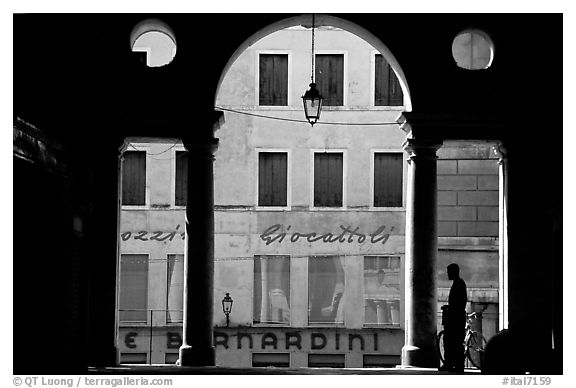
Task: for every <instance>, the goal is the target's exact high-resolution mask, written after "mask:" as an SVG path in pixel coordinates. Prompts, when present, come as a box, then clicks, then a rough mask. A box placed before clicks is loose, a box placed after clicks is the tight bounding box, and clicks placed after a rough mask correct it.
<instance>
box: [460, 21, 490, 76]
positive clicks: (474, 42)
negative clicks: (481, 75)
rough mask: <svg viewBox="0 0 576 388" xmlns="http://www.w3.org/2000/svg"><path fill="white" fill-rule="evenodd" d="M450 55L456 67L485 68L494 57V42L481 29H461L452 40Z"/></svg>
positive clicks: (467, 68)
mask: <svg viewBox="0 0 576 388" xmlns="http://www.w3.org/2000/svg"><path fill="white" fill-rule="evenodd" d="M452 56H453V57H454V60H455V61H456V64H457V65H458V67H461V68H463V69H466V70H482V69H487V68H489V67H490V65H491V64H492V60H493V59H494V44H493V43H492V40H491V39H490V37H489V36H488V34H486V33H485V32H483V31H480V30H466V31H462V32H461V33H459V34H458V35H457V36H456V38H454V41H453V42H452Z"/></svg>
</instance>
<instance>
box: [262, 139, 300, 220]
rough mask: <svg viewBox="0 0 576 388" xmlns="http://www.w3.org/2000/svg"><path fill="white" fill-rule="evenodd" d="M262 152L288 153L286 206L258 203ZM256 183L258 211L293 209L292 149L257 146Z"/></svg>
mask: <svg viewBox="0 0 576 388" xmlns="http://www.w3.org/2000/svg"><path fill="white" fill-rule="evenodd" d="M260 153H285V154H286V164H287V166H286V180H287V182H286V206H260V205H259V204H258V198H259V195H260V192H259V188H260ZM255 155H256V160H255V163H256V168H255V171H256V177H255V181H256V185H255V188H254V193H255V199H254V201H255V202H254V203H255V206H254V208H255V209H256V210H257V211H289V210H292V166H291V160H292V150H291V149H289V148H256V152H255Z"/></svg>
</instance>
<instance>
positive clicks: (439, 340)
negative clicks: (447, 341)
mask: <svg viewBox="0 0 576 388" xmlns="http://www.w3.org/2000/svg"><path fill="white" fill-rule="evenodd" d="M436 350H437V351H438V357H440V361H442V364H444V330H440V332H439V333H438V336H437V337H436Z"/></svg>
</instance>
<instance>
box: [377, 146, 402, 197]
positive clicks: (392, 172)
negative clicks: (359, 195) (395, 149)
mask: <svg viewBox="0 0 576 388" xmlns="http://www.w3.org/2000/svg"><path fill="white" fill-rule="evenodd" d="M402 166H403V159H402V154H401V153H375V154H374V206H376V207H402Z"/></svg>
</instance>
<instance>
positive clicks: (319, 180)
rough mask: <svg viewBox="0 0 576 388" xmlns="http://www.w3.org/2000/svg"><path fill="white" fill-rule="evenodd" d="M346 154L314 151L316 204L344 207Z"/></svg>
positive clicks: (317, 205)
mask: <svg viewBox="0 0 576 388" xmlns="http://www.w3.org/2000/svg"><path fill="white" fill-rule="evenodd" d="M343 168H344V154H343V153H342V152H323V153H319V152H316V153H314V206H315V207H342V203H343V200H342V193H343V182H344V179H343Z"/></svg>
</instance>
